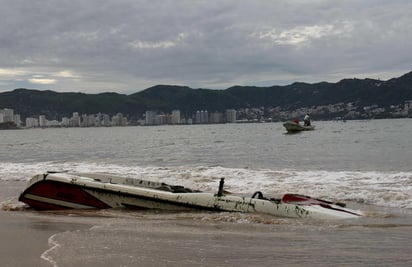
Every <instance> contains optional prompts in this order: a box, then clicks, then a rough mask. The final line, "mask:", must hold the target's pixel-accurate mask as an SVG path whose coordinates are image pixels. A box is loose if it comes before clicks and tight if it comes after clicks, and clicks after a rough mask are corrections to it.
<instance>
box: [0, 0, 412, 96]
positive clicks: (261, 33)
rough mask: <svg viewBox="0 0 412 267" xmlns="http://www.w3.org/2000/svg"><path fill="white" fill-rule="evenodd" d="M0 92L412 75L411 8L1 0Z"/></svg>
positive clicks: (317, 2) (369, 1)
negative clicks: (15, 89)
mask: <svg viewBox="0 0 412 267" xmlns="http://www.w3.org/2000/svg"><path fill="white" fill-rule="evenodd" d="M0 4H1V5H2V6H3V8H2V9H1V10H0V23H1V24H0V25H1V27H0V91H8V90H12V89H14V88H17V87H27V88H37V89H52V90H56V91H82V92H90V93H96V92H103V91H116V92H120V93H132V92H136V91H139V90H142V89H145V88H147V87H150V86H152V85H155V84H160V83H163V84H179V85H188V86H191V87H195V88H198V87H203V88H217V89H218V88H226V87H229V86H232V85H261V86H263V85H276V84H288V83H291V82H294V81H304V82H318V81H331V82H335V81H337V80H340V79H342V78H347V77H359V78H362V77H371V78H381V79H387V78H390V77H395V76H399V75H401V74H403V73H405V72H408V71H410V69H411V60H412V56H411V53H410V47H411V45H412V29H411V27H410V25H411V24H412V18H411V16H410V13H411V11H412V2H411V1H406V0H404V1H401V0H394V1H380V0H375V1H373V0H364V1H355V0H353V1H352V0H348V1H337V0H336V1H334V0H328V1H326V0H324V1H323V0H313V1H303V0H289V1H264V0H260V1H259V0H258V1H256V0H255V1H236V0H224V1H189V0H180V1H172V0H170V1H166V0H165V1H143V0H141V1H126V0H116V1H114V0H113V1H98V0H89V1H83V0H81V1H78V0H71V1H66V0H60V1H53V0H49V1H46V0H44V1H22V0H0Z"/></svg>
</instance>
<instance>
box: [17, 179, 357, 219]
mask: <svg viewBox="0 0 412 267" xmlns="http://www.w3.org/2000/svg"><path fill="white" fill-rule="evenodd" d="M161 187H170V186H169V185H166V184H163V183H156V182H150V181H144V180H137V179H132V178H123V177H116V176H108V175H103V174H81V175H77V174H68V173H52V174H41V175H36V176H34V177H33V178H32V179H31V181H30V182H29V185H28V187H27V188H26V190H25V191H24V192H23V193H22V194H21V195H20V198H19V200H20V201H22V202H25V203H26V204H28V205H29V206H31V207H33V208H35V209H38V210H57V209H88V208H119V207H133V208H145V209H164V210H176V211H179V210H193V209H198V210H210V211H230V212H251V213H261V214H269V215H273V216H279V217H291V218H300V217H309V218H317V219H348V218H357V217H359V216H361V215H362V214H361V213H360V212H359V211H353V210H350V209H347V208H344V207H342V206H339V205H337V204H335V203H331V202H327V201H323V200H316V199H312V198H309V197H306V196H300V195H290V194H287V195H285V196H284V197H283V199H282V200H281V199H266V198H263V197H261V198H257V197H243V196H236V195H224V194H213V193H205V192H196V191H192V190H189V189H186V188H183V187H177V189H176V188H175V189H173V191H166V190H164V189H159V188H161ZM172 187H173V186H172ZM178 191H185V192H178ZM301 198H302V199H301Z"/></svg>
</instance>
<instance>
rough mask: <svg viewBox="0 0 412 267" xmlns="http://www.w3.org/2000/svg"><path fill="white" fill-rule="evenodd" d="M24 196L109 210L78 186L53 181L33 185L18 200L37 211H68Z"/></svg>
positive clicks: (104, 204) (107, 206) (105, 205)
mask: <svg viewBox="0 0 412 267" xmlns="http://www.w3.org/2000/svg"><path fill="white" fill-rule="evenodd" d="M25 194H32V195H37V196H41V197H44V198H50V199H55V200H60V201H65V202H70V203H76V204H81V205H86V206H90V207H94V208H98V209H107V208H110V206H109V205H107V204H106V203H104V202H102V201H101V200H99V199H97V198H95V197H94V196H92V195H90V194H89V193H87V192H86V191H84V190H83V189H82V188H81V187H80V186H76V185H72V184H66V183H61V182H55V181H48V180H43V181H41V182H39V183H36V184H34V185H33V186H31V187H30V188H28V189H27V190H25V192H23V194H22V196H21V197H20V199H19V200H20V201H22V202H24V203H26V204H28V205H29V206H31V207H32V208H34V209H39V210H46V209H49V208H50V209H51V210H56V209H69V207H63V206H59V205H55V204H50V203H45V202H41V201H37V200H30V199H27V198H26V197H24V195H25Z"/></svg>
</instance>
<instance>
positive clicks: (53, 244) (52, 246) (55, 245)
mask: <svg viewBox="0 0 412 267" xmlns="http://www.w3.org/2000/svg"><path fill="white" fill-rule="evenodd" d="M56 235H57V234H54V235H52V236H50V237H49V239H48V244H49V246H50V248H49V249H47V250H46V251H45V252H43V254H41V256H40V258H41V259H43V260H45V261H47V262H49V263H50V264H51V265H52V266H53V267H58V265H57V262H56V261H55V260H53V258H52V257H51V256H50V254H51V252H52V251H54V250H56V249H58V248H59V247H60V244H59V243H58V242H57V241H56V240H55V237H56Z"/></svg>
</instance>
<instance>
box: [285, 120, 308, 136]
mask: <svg viewBox="0 0 412 267" xmlns="http://www.w3.org/2000/svg"><path fill="white" fill-rule="evenodd" d="M283 127H285V128H286V130H287V131H288V133H291V132H301V131H311V130H315V126H313V125H310V126H305V125H301V124H299V123H296V122H294V121H287V122H285V123H283Z"/></svg>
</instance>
